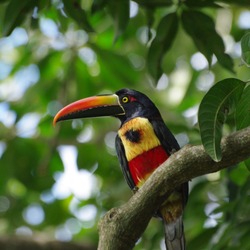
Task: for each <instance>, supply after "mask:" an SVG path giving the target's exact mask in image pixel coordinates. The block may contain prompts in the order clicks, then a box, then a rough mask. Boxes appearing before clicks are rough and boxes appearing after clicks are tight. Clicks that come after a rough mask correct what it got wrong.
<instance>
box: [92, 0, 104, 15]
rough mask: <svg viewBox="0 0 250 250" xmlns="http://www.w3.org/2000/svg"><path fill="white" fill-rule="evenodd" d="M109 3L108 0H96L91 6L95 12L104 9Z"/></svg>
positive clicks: (93, 12)
mask: <svg viewBox="0 0 250 250" xmlns="http://www.w3.org/2000/svg"><path fill="white" fill-rule="evenodd" d="M107 3H108V1H107V0H94V1H93V4H92V6H91V12H92V14H95V13H96V12H97V11H100V10H102V9H103V8H104V6H105V5H106V4H107Z"/></svg>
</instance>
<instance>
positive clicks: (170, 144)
mask: <svg viewBox="0 0 250 250" xmlns="http://www.w3.org/2000/svg"><path fill="white" fill-rule="evenodd" d="M150 122H151V124H152V126H153V128H154V132H155V134H156V136H157V137H158V139H159V140H160V143H161V145H162V146H163V148H164V149H165V150H166V152H167V153H168V154H169V155H171V154H173V153H174V152H175V151H178V150H179V149H180V146H179V144H178V142H177V141H176V139H175V137H174V135H173V134H172V132H171V131H170V130H169V129H168V127H167V126H166V125H165V123H164V122H163V120H151V121H150ZM178 189H179V188H177V190H178ZM178 191H179V192H181V193H182V197H183V206H184V205H185V204H186V203H187V200H188V182H185V183H183V184H182V185H181V186H180V189H179V190H178Z"/></svg>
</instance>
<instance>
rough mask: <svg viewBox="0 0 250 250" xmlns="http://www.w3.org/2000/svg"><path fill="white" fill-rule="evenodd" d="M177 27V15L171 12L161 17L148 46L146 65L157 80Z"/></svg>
mask: <svg viewBox="0 0 250 250" xmlns="http://www.w3.org/2000/svg"><path fill="white" fill-rule="evenodd" d="M177 29H178V17H177V14H176V13H171V14H168V15H166V16H165V17H163V18H162V19H161V21H160V23H159V25H158V27H157V31H156V36H155V38H154V40H153V42H152V44H151V46H150V48H149V51H148V56H147V66H148V70H149V72H150V74H151V75H152V76H153V78H154V79H155V80H158V79H159V78H160V76H161V74H162V68H161V63H162V59H163V56H164V55H165V53H166V52H167V51H168V50H169V49H170V47H171V45H172V43H173V40H174V38H175V36H176V33H177Z"/></svg>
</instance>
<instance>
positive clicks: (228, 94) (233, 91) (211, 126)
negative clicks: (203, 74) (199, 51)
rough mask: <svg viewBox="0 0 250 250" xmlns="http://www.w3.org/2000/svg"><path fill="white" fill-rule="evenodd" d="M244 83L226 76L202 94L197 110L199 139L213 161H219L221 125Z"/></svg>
mask: <svg viewBox="0 0 250 250" xmlns="http://www.w3.org/2000/svg"><path fill="white" fill-rule="evenodd" d="M244 86H245V83H244V82H242V81H240V80H238V79H234V78H228V79H225V80H222V81H220V82H218V83H217V84H215V85H214V86H213V87H212V88H211V89H210V90H209V91H208V92H207V94H206V95H205V96H204V98H203V100H202V102H201V104H200V107H199V112H198V120H199V126H200V133H201V140H202V144H203V146H204V148H205V150H206V152H207V153H208V154H209V155H210V156H211V158H212V159H213V160H214V161H220V159H221V148H220V142H221V137H222V125H223V124H224V123H225V120H226V116H227V115H228V114H229V113H231V112H232V111H234V105H235V104H236V103H237V102H238V99H239V97H240V95H241V93H242V91H243V89H244Z"/></svg>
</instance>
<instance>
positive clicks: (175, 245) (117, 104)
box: [53, 88, 188, 250]
mask: <svg viewBox="0 0 250 250" xmlns="http://www.w3.org/2000/svg"><path fill="white" fill-rule="evenodd" d="M99 116H113V117H116V118H118V119H119V120H120V121H121V126H120V128H119V130H118V133H117V136H116V142H115V145H116V152H117V156H118V159H119V162H120V166H121V169H122V172H123V175H124V177H125V179H126V181H127V183H128V185H129V187H130V188H131V189H132V190H138V188H140V187H141V186H142V185H143V183H144V182H145V181H146V180H147V178H148V177H149V176H150V175H151V174H152V172H153V171H154V170H155V169H156V168H158V167H159V166H160V165H161V164H162V163H163V162H164V161H166V160H167V159H168V158H169V156H170V155H171V154H173V153H175V152H176V151H178V150H179V149H180V146H179V144H178V142H177V141H176V139H175V137H174V135H173V134H172V133H171V131H170V130H169V129H168V127H167V126H166V125H165V123H164V121H163V119H162V117H161V114H160V112H159V110H158V109H157V107H156V106H155V104H154V103H153V102H152V101H151V100H150V99H149V98H148V97H147V96H146V95H144V94H143V93H141V92H139V91H136V90H132V89H127V88H125V89H121V90H118V91H117V92H116V93H115V94H108V95H97V96H92V97H88V98H84V99H81V100H78V101H76V102H73V103H71V104H69V105H67V106H66V107H64V108H62V109H61V110H60V111H59V112H58V113H57V114H56V116H55V117H54V121H53V123H54V125H55V124H56V123H57V122H59V121H64V120H70V119H76V118H86V117H99ZM187 199H188V183H187V182H186V183H183V184H181V185H180V186H179V187H177V188H175V189H174V191H173V192H172V193H171V194H170V195H169V196H168V198H167V199H166V200H165V201H164V202H163V204H162V205H161V207H160V208H159V211H158V212H157V213H158V214H159V215H160V217H161V218H162V220H163V222H164V228H165V242H166V248H167V250H185V249H186V247H185V245H186V244H185V237H184V229H183V220H182V215H183V211H184V207H185V205H186V203H187Z"/></svg>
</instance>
